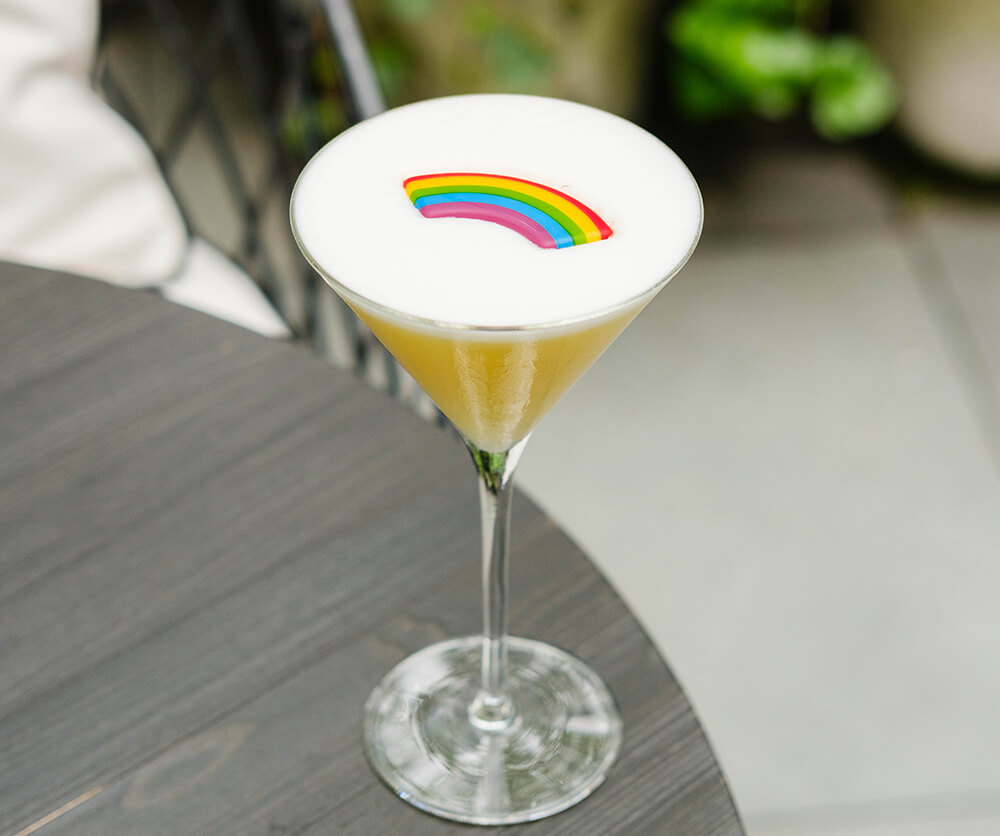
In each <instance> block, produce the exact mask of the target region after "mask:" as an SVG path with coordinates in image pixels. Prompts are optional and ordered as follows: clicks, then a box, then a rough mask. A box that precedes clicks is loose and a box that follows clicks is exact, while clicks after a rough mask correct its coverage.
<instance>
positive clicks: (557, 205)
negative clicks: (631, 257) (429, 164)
mask: <svg viewBox="0 0 1000 836" xmlns="http://www.w3.org/2000/svg"><path fill="white" fill-rule="evenodd" d="M403 188H404V189H406V194H407V195H408V196H409V198H410V200H411V201H413V205H414V206H415V207H416V208H417V209H419V210H420V214H422V215H423V216H424V217H425V218H474V219H476V220H481V221H491V222H492V223H495V224H500V225H501V226H505V227H507V228H508V229H512V230H514V231H515V232H519V233H520V234H521V235H523V236H524V237H525V238H527V239H528V240H529V241H531V242H532V243H533V244H537V245H538V246H539V247H545V248H547V249H554V248H562V247H572V246H573V245H574V244H589V243H591V242H592V241H603V240H604V239H605V238H610V237H611V234H612V232H611V227H609V226H608V225H607V223H605V221H604V219H603V218H601V216H600V215H598V214H597V213H596V212H595V211H594V210H593V209H591V208H590V207H589V206H586V205H585V204H583V203H581V202H580V201H579V200H577V199H576V198H574V197H570V196H569V195H568V194H566V193H565V192H561V191H559V190H558V189H553V188H552V187H551V186H543V185H542V184H541V183H535V182H533V181H531V180H522V179H521V178H520V177H507V176H505V175H502V174H481V173H473V172H449V173H445V174H419V175H417V176H416V177H408V178H407V179H406V180H404V181H403Z"/></svg>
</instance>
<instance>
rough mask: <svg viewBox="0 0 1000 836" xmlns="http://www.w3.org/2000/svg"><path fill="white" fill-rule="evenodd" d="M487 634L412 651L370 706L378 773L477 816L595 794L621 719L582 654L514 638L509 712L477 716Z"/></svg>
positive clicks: (471, 819)
mask: <svg viewBox="0 0 1000 836" xmlns="http://www.w3.org/2000/svg"><path fill="white" fill-rule="evenodd" d="M482 646H483V640H482V638H481V637H480V636H471V637H468V638H463V639H454V640H452V641H446V642H441V643H440V644H434V645H431V646H430V647H426V648H424V649H423V650H421V651H419V652H417V653H415V654H413V655H412V656H410V657H408V658H406V659H404V660H403V661H402V662H400V663H399V664H398V665H397V666H396V667H395V668H393V669H392V670H391V671H390V672H389V673H388V674H387V675H386V677H385V679H383V680H382V682H381V683H379V685H378V687H377V688H376V689H375V690H374V691H373V692H372V695H371V696H370V697H369V698H368V702H367V704H366V705H365V721H364V723H365V725H364V737H365V749H366V752H367V755H368V759H369V761H371V764H372V766H373V767H374V769H375V771H376V773H378V775H379V777H380V778H381V779H382V780H383V781H385V782H386V784H388V785H389V786H390V787H391V788H392V789H393V790H394V791H395V792H396V794H397V795H399V796H400V798H402V799H404V800H405V801H408V802H410V803H411V804H413V805H415V806H416V807H419V808H421V809H422V810H426V811H427V812H428V813H433V814H434V815H437V816H442V817H443V818H447V819H454V820H455V821H461V822H467V823H470V824H513V823H515V822H523V821H531V820H533V819H540V818H543V817H545V816H550V815H552V814H553V813H558V812H559V811H560V810H565V809H566V808H567V807H570V806H572V805H573V804H576V802H578V801H580V800H581V799H583V798H585V797H586V796H588V795H589V794H590V793H591V792H592V791H593V790H594V789H595V788H596V787H597V786H598V785H599V784H600V783H601V781H603V780H604V776H605V775H606V774H607V772H608V769H609V768H610V767H611V764H612V763H613V762H614V760H615V758H616V756H617V755H618V750H619V747H620V746H621V739H622V724H621V718H620V717H619V716H618V711H617V709H616V708H615V704H614V700H613V698H612V696H611V694H610V693H609V692H608V689H607V687H606V686H605V685H604V683H603V682H601V680H600V679H599V678H598V677H597V675H596V674H595V673H594V672H593V671H592V670H590V668H588V667H587V666H586V665H584V664H583V663H582V662H581V661H580V660H579V659H577V658H575V657H573V656H570V655H569V654H568V653H565V652H563V651H562V650H558V649H557V648H554V647H550V646H549V645H547V644H542V643H541V642H536V641H531V640H529V639H520V638H508V639H507V658H508V661H507V669H506V670H507V689H506V690H507V694H508V695H509V703H510V707H511V709H512V710H511V711H509V712H507V711H500V712H496V711H494V712H493V713H492V714H491V715H490V716H489V717H488V719H484V718H483V714H482V713H480V714H478V715H477V714H475V709H474V708H473V706H474V705H475V704H476V699H477V695H478V693H479V682H480V660H481V658H482Z"/></svg>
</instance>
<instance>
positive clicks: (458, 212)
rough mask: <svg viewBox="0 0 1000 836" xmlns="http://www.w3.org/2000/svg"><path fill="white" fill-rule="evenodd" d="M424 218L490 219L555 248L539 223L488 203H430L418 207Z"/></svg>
mask: <svg viewBox="0 0 1000 836" xmlns="http://www.w3.org/2000/svg"><path fill="white" fill-rule="evenodd" d="M420 214H421V215H423V216H424V217H425V218H472V219H473V220H477V221H490V222H491V223H495V224H499V225H500V226H505V227H507V229H512V230H514V232H519V233H520V234H521V235H523V236H524V237H525V238H527V239H528V240H529V241H531V243H532V244H535V245H537V246H539V247H545V248H546V249H550V250H551V249H555V247H556V242H555V241H554V240H553V239H552V236H551V235H549V233H548V232H546V231H545V228H544V227H542V226H541V225H540V224H538V223H535V221H533V220H531V218H527V217H525V216H524V215H522V214H521V213H520V212H515V211H514V210H512V209H507V208H505V207H503V206H494V205H493V204H490V203H457V202H456V203H430V204H427V205H426V206H422V207H421V208H420Z"/></svg>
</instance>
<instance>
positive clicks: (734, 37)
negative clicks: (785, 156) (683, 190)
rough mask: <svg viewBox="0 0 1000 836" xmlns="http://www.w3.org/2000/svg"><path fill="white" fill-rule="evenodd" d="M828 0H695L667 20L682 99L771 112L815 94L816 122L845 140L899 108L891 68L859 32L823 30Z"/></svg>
mask: <svg viewBox="0 0 1000 836" xmlns="http://www.w3.org/2000/svg"><path fill="white" fill-rule="evenodd" d="M829 7H830V0H687V2H684V3H681V4H680V5H679V6H678V7H677V8H676V10H675V11H674V12H673V13H672V14H671V15H670V16H669V17H668V19H667V21H666V35H667V40H668V42H669V43H670V44H671V46H672V47H673V52H674V56H675V60H674V63H673V66H672V68H671V69H672V78H673V83H674V89H675V95H676V99H677V105H678V107H679V108H680V110H681V112H682V113H683V114H684V115H686V116H688V117H690V118H692V119H695V120H700V121H706V120H709V119H713V118H717V117H721V116H730V115H733V114H736V113H740V112H745V111H748V110H749V111H751V112H753V113H756V114H758V115H760V116H762V117H765V118H768V119H780V118H783V117H786V116H788V115H790V114H791V113H793V112H794V111H795V110H796V109H797V108H798V107H799V106H800V104H801V102H802V101H803V100H808V108H809V116H810V119H811V121H812V124H813V125H814V127H815V128H816V130H817V131H818V132H819V133H820V134H822V135H823V136H825V137H828V138H830V139H847V138H851V137H855V136H859V135H862V134H866V133H871V132H873V131H876V130H878V129H879V128H881V127H882V126H883V125H884V124H885V123H886V122H887V121H888V120H889V119H890V118H891V117H892V114H893V113H894V112H895V109H896V90H895V85H894V84H893V80H892V77H891V76H890V75H889V73H888V71H887V70H886V69H885V68H884V67H883V66H882V64H881V63H880V62H879V60H878V58H877V57H876V56H875V55H874V53H873V52H872V51H871V50H870V49H869V48H868V47H867V46H866V45H865V44H864V43H863V42H862V41H861V40H860V39H858V38H857V37H855V36H852V35H846V34H835V35H825V34H822V30H823V29H824V23H825V21H826V20H827V19H828V16H829V11H830V8H829Z"/></svg>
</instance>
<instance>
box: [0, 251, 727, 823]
mask: <svg viewBox="0 0 1000 836" xmlns="http://www.w3.org/2000/svg"><path fill="white" fill-rule="evenodd" d="M596 489H598V488H595V490H596ZM514 532H515V533H514V538H513V549H514V551H513V555H512V561H511V611H510V619H511V627H512V632H513V633H515V634H518V635H524V636H528V637H530V638H536V639H541V640H543V641H548V642H551V643H553V644H555V645H558V646H560V647H564V648H566V649H567V650H569V651H571V652H573V653H575V654H577V655H578V656H580V657H581V658H583V659H584V660H585V661H587V662H588V663H589V664H590V665H591V666H592V667H593V668H594V669H595V670H596V671H597V672H598V673H599V674H600V675H601V676H602V677H603V678H604V679H605V681H606V682H607V683H608V684H609V686H610V687H611V690H612V692H613V693H614V694H615V696H616V698H617V700H618V702H619V705H620V708H621V712H622V716H623V718H624V721H625V743H624V747H623V753H622V756H621V758H620V760H619V762H618V763H617V764H616V766H615V767H614V768H613V770H612V772H611V774H610V776H609V778H608V780H607V782H606V783H605V784H604V785H603V786H602V787H601V788H600V789H598V790H597V792H596V793H595V794H594V795H593V796H592V797H591V798H589V799H586V800H585V801H583V802H582V803H581V804H579V805H578V806H577V807H575V808H573V809H571V810H569V811H567V812H564V813H561V814H559V815H557V816H555V817H553V818H550V819H546V820H544V822H542V823H536V824H533V825H523V826H522V828H523V829H524V830H525V831H529V830H530V832H532V833H536V834H542V833H544V834H563V833H565V834H574V836H584V834H593V835H594V836H605V834H610V833H624V834H645V833H650V834H683V836H699V835H700V834H706V836H707V834H715V835H716V836H723V834H740V833H742V829H741V826H740V823H739V818H738V815H737V813H736V810H735V808H734V806H733V802H732V799H731V797H730V794H729V792H728V790H727V788H726V785H725V782H724V780H723V778H722V775H721V774H720V771H719V767H718V764H717V763H716V761H715V758H714V757H713V754H712V752H711V750H710V748H709V746H708V744H707V742H706V740H705V737H704V735H703V733H702V730H701V728H700V727H699V725H698V722H697V720H696V719H695V716H694V714H693V713H692V710H691V707H690V705H689V704H688V701H687V699H686V698H685V695H684V693H683V692H682V690H681V689H680V687H679V686H678V684H677V682H676V681H675V680H674V678H673V676H672V675H671V673H670V671H669V670H668V669H667V667H666V666H665V664H664V662H663V660H662V659H661V658H660V656H659V655H658V653H657V651H656V650H655V649H654V647H653V645H652V644H651V643H650V641H649V639H648V638H647V637H646V636H645V634H644V633H643V632H642V630H641V629H640V628H639V626H638V624H637V623H636V621H635V620H634V618H633V617H632V615H631V614H630V613H629V611H628V610H627V608H626V607H625V605H624V604H623V603H622V601H621V600H620V599H619V598H618V596H617V595H616V594H615V593H614V592H613V591H612V590H611V589H610V587H609V586H608V585H607V583H606V582H605V581H604V580H603V579H602V577H601V576H600V575H599V574H598V572H597V571H595V569H594V568H593V566H592V565H591V564H590V562H589V561H588V560H587V559H586V558H585V557H584V555H583V554H581V552H580V551H579V549H578V548H576V547H575V546H574V545H573V544H572V543H571V542H570V541H569V540H568V539H567V538H566V536H565V535H564V534H562V532H560V530H559V529H558V528H557V527H556V526H555V525H554V524H553V523H552V521H551V520H549V519H548V518H547V517H545V516H544V515H543V514H542V513H540V512H539V510H538V509H537V508H536V507H534V506H533V505H532V504H531V503H530V502H529V501H528V500H527V499H525V498H523V497H519V498H518V499H517V500H516V501H515V508H514ZM478 536H479V534H478V510H477V506H476V490H475V480H474V475H473V469H472V465H471V462H470V461H469V460H468V457H467V455H466V454H465V452H464V450H463V449H462V448H461V447H460V445H459V444H458V442H457V441H456V440H455V439H454V438H453V437H451V436H450V435H449V434H448V433H445V432H442V431H441V430H439V429H437V428H435V427H433V426H430V425H428V424H426V423H424V422H423V421H421V420H420V419H419V418H418V417H416V416H414V415H412V414H411V413H410V412H409V411H408V410H406V409H404V408H403V407H402V406H400V405H398V404H396V403H394V402H391V401H390V400H388V399H387V398H385V397H384V396H382V395H380V394H378V393H376V392H373V391H371V390H369V389H368V388H366V387H365V386H363V385H361V384H359V383H358V382H356V381H355V380H353V379H352V378H350V377H348V376H347V375H344V374H341V373H339V372H337V371H334V370H331V369H330V368H329V367H327V366H326V365H324V364H323V363H322V362H321V361H320V360H318V359H316V358H315V357H314V356H313V355H312V354H311V353H310V352H309V350H308V349H307V348H305V347H302V346H297V345H290V344H286V343H280V342H274V341H270V340H267V339H264V338H262V337H258V336H256V335H254V334H251V333H248V332H246V331H243V330H241V329H239V328H236V327H233V326H230V325H228V324H225V323H222V322H219V321H217V320H214V319H211V318H209V317H207V316H204V315H202V314H199V313H196V312H194V311H189V310H185V309H183V308H180V307H177V306H174V305H171V304H169V303H167V302H164V301H162V300H160V299H159V298H156V297H155V296H153V295H151V294H148V293H144V292H141V291H125V290H120V289H117V288H112V287H109V286H106V285H103V284H100V283H98V282H94V281H90V280H87V279H80V278H75V277H68V276H63V275H59V274H55V273H50V272H45V271H39V270H33V269H29V268H25V267H19V266H13V265H0V833H4V834H21V835H22V836H27V834H30V833H36V832H38V833H42V834H45V836H48V835H49V834H73V836H86V835H87V834H94V836H98V835H99V836H116V834H127V835H128V836H141V834H156V836H162V834H170V836H179V835H180V834H196V835H197V836H213V834H241V836H242V834H261V836H264V834H268V836H278V834H327V833H338V834H339V833H343V834H365V836H367V835H368V834H425V833H426V834H437V833H457V832H459V831H479V832H483V831H487V832H496V831H499V830H503V831H505V832H508V831H509V832H513V831H516V830H518V828H469V827H465V826H462V825H458V824H454V823H450V822H445V821H442V820H439V819H435V818H432V817H431V816H428V815H426V814H424V813H421V812H419V811H417V810H415V809H413V808H412V807H410V806H409V805H407V804H405V803H403V802H402V801H400V800H398V799H396V798H394V797H393V795H392V794H391V793H390V791H389V790H387V789H386V788H385V787H384V786H383V785H382V784H381V783H380V782H379V781H378V779H377V778H376V777H375V776H374V775H373V773H372V772H371V771H370V769H369V768H368V766H367V763H366V761H365V758H364V755H363V752H362V748H361V743H360V720H361V709H362V705H363V703H364V701H365V698H366V697H367V695H368V693H369V691H370V690H371V689H372V688H373V687H374V685H375V684H376V683H377V682H378V681H379V679H380V678H381V677H382V675H383V674H384V673H385V672H386V671H388V670H389V668H391V667H392V666H393V664H395V663H396V662H398V661H399V660H400V659H402V658H403V657H404V656H405V655H407V654H409V653H410V652H412V651H415V650H417V649H419V648H421V647H423V646H424V645H426V644H429V643H430V642H432V641H435V640H437V639H442V638H445V637H451V636H457V635H465V634H470V633H475V632H476V631H477V630H478V628H479V609H478V608H479V592H478V571H479V558H478V542H477V540H478Z"/></svg>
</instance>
